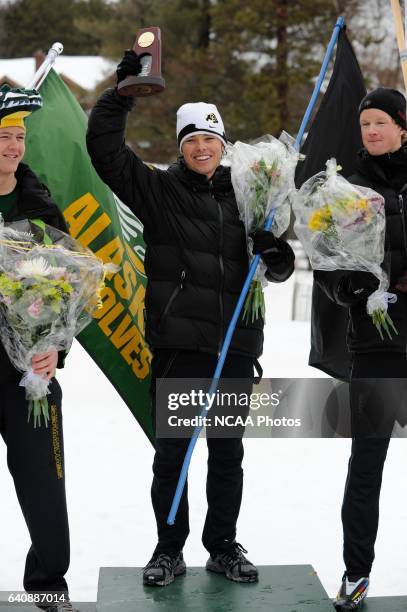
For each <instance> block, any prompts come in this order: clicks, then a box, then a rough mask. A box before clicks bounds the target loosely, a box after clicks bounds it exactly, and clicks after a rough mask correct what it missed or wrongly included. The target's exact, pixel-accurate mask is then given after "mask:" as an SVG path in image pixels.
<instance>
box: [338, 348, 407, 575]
mask: <svg viewBox="0 0 407 612" xmlns="http://www.w3.org/2000/svg"><path fill="white" fill-rule="evenodd" d="M385 378H388V379H390V378H393V379H395V378H399V379H400V381H399V382H397V381H389V380H387V381H386V380H384V379H385ZM358 379H376V380H375V381H374V380H369V381H366V380H358ZM403 379H407V360H406V357H405V355H404V354H402V353H365V354H356V355H355V356H354V360H353V366H352V375H351V383H350V403H351V414H352V451H351V457H350V459H349V467H348V476H347V480H346V486H345V495H344V500H343V506H342V523H343V531H344V561H345V567H346V572H347V574H348V575H350V576H369V574H370V571H371V568H372V564H373V560H374V545H375V541H376V536H377V530H378V525H379V497H380V488H381V484H382V472H383V466H384V462H385V459H386V454H387V449H388V446H389V442H390V435H391V432H392V429H393V426H394V423H395V420H396V418H399V415H400V407H403V406H401V405H400V398H401V395H400V394H401V393H402V392H403V390H404V387H405V380H403ZM395 387H396V390H395ZM403 404H404V402H403ZM402 417H403V415H402V413H401V418H402Z"/></svg>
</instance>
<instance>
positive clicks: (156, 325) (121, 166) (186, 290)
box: [87, 89, 294, 358]
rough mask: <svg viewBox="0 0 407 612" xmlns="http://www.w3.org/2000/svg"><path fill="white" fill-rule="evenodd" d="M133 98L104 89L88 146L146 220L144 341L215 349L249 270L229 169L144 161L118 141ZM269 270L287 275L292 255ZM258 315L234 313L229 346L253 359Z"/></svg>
mask: <svg viewBox="0 0 407 612" xmlns="http://www.w3.org/2000/svg"><path fill="white" fill-rule="evenodd" d="M131 107H132V99H131V98H130V99H129V98H123V97H121V96H119V95H118V94H117V92H116V91H115V90H113V89H112V90H107V91H106V92H105V93H104V94H102V96H101V97H100V99H99V100H98V102H97V104H96V106H95V107H94V109H93V110H92V113H91V116H90V119H89V127H88V134H87V146H88V151H89V154H90V157H91V159H92V163H93V165H94V166H95V169H96V171H97V172H98V174H99V176H100V177H101V178H102V179H103V181H104V182H105V183H106V184H107V185H108V186H109V187H110V188H111V189H112V190H113V191H114V192H115V194H116V195H117V196H118V197H119V198H120V199H121V200H122V201H123V202H124V203H125V204H126V205H127V206H129V207H130V208H131V209H132V210H133V212H134V213H135V215H137V217H138V218H139V219H140V220H141V222H142V223H143V225H144V234H143V235H144V240H145V243H146V246H147V248H146V256H145V270H146V274H147V277H148V283H147V290H146V299H145V305H146V340H147V342H148V343H149V345H150V347H151V348H152V349H153V350H154V349H156V348H179V349H186V350H194V351H204V352H209V353H217V352H218V351H219V350H220V347H221V344H222V340H223V338H224V335H225V332H226V329H227V325H228V323H229V321H230V319H231V317H232V313H233V310H234V307H235V305H236V302H237V299H238V297H239V294H240V291H241V289H242V287H243V283H244V280H245V277H246V274H247V272H248V256H247V248H246V236H245V230H244V226H243V223H242V221H241V220H240V218H239V212H238V208H237V204H236V198H235V194H234V191H233V187H232V182H231V178H230V169H229V168H225V167H223V166H219V167H218V168H217V170H216V172H215V174H214V176H213V177H212V179H211V180H208V179H207V178H206V176H204V175H202V174H198V173H196V172H193V171H191V170H189V169H188V168H187V167H186V165H185V164H184V163H183V162H182V160H180V161H179V162H178V163H176V164H174V165H173V166H170V168H169V169H168V170H159V169H155V168H152V167H150V166H148V165H146V164H144V163H143V162H142V160H141V159H139V158H138V157H137V156H136V155H135V154H134V152H133V151H131V149H129V148H128V147H127V146H126V145H125V142H124V131H125V127H126V118H127V113H128V111H129V110H130V109H131ZM283 260H284V261H282V263H281V265H279V266H278V268H273V269H272V270H270V269H269V270H268V278H269V280H275V281H277V282H279V281H283V280H285V279H286V278H288V277H289V276H290V275H291V273H292V271H293V267H294V266H293V260H294V258H293V255H292V251H291V249H290V247H288V245H287V252H286V253H284V258H283ZM263 325H264V322H263V320H262V319H260V318H259V319H257V320H256V321H255V322H254V323H251V324H245V323H244V322H243V320H242V318H240V320H239V321H238V324H237V327H236V331H235V333H234V336H233V340H232V343H231V346H230V352H231V353H238V354H243V355H248V356H251V357H253V358H257V357H259V356H260V355H261V353H262V348H263Z"/></svg>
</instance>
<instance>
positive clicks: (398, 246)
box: [314, 146, 407, 353]
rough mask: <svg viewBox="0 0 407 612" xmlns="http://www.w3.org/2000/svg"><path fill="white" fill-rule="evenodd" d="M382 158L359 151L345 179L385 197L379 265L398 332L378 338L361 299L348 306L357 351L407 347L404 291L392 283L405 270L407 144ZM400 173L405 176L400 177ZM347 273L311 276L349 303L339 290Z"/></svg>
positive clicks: (350, 331)
mask: <svg viewBox="0 0 407 612" xmlns="http://www.w3.org/2000/svg"><path fill="white" fill-rule="evenodd" d="M392 156H395V157H394V158H393V159H397V162H398V163H397V164H395V163H394V172H395V173H396V174H397V176H394V177H393V176H392V175H391V170H392V167H391V164H392ZM381 157H382V156H381ZM385 161H386V160H382V162H381V163H380V160H378V159H375V157H374V156H371V155H369V153H368V152H367V151H366V150H365V149H362V150H361V151H360V152H359V157H358V165H357V171H356V173H355V174H353V175H352V176H351V177H349V179H348V180H349V182H351V183H353V184H355V185H362V186H363V187H370V188H372V189H374V190H375V191H377V192H378V193H380V194H381V195H382V196H383V197H384V198H385V213H386V240H385V258H384V263H383V264H382V265H383V268H384V269H385V271H386V272H387V274H388V273H389V271H390V288H389V289H388V291H390V292H391V293H395V294H396V295H397V302H396V303H395V304H389V307H388V313H389V315H390V317H391V319H392V321H393V323H394V324H395V326H396V329H397V330H398V335H397V336H395V335H394V334H392V336H393V339H392V340H390V339H389V338H388V337H387V335H385V336H384V340H381V339H380V336H379V334H378V332H377V331H376V329H375V327H374V325H373V323H372V320H371V317H370V316H369V315H368V313H367V311H366V300H361V301H360V302H358V303H357V304H355V305H352V306H350V308H349V314H350V319H349V326H348V337H347V341H348V348H349V350H350V351H351V352H356V353H370V352H388V351H391V352H398V353H406V350H407V294H406V293H403V292H401V291H399V290H398V289H396V287H395V285H396V284H397V282H398V280H399V279H400V277H402V276H403V274H404V272H405V271H406V270H407V233H406V227H407V147H405V146H404V147H402V148H401V150H399V151H398V152H397V154H391V155H390V156H389V157H388V160H387V163H386V164H384V162H385ZM384 168H385V169H386V173H385V171H384ZM389 170H390V174H389ZM403 175H404V176H405V179H404V180H400V178H401V179H402V177H403ZM386 176H387V178H386ZM395 179H397V180H395ZM403 183H404V185H403ZM396 185H397V188H396ZM348 274H349V271H346V270H338V271H336V272H323V271H319V270H316V271H315V272H314V277H315V280H316V281H317V283H318V284H319V286H320V287H321V288H322V289H323V290H324V291H325V293H326V294H327V295H328V296H329V297H330V298H331V299H332V300H334V301H335V302H336V303H338V304H340V305H342V306H349V304H348V303H347V300H346V295H343V293H342V291H341V289H342V287H343V283H344V280H345V278H346V276H347V275H348Z"/></svg>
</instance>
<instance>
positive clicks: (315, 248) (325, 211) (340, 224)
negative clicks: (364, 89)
mask: <svg viewBox="0 0 407 612" xmlns="http://www.w3.org/2000/svg"><path fill="white" fill-rule="evenodd" d="M326 167H327V169H326V171H325V172H320V173H319V174H317V175H315V176H313V177H311V178H310V179H309V180H308V181H306V182H305V183H304V184H303V185H302V187H301V189H300V190H299V191H298V192H297V194H296V195H295V197H294V200H293V208H294V212H295V216H296V221H295V225H294V229H295V231H296V234H297V236H298V237H299V239H300V240H301V242H302V244H303V246H304V249H305V251H306V253H307V255H308V257H309V259H310V262H311V266H312V268H313V269H315V270H337V269H342V270H363V271H366V272H371V273H372V274H374V275H375V276H376V277H377V278H378V279H379V283H380V284H379V288H378V289H377V290H376V291H375V292H374V293H372V294H371V295H370V296H369V298H368V300H367V312H368V314H369V315H370V316H371V317H372V321H373V323H374V325H375V327H376V329H377V330H378V332H379V334H380V337H381V338H382V339H383V330H384V331H385V332H386V333H387V335H388V336H389V338H390V339H391V337H392V336H391V332H394V333H395V334H397V330H396V328H395V327H394V324H393V322H392V320H391V318H390V316H389V314H388V312H387V308H388V303H394V302H395V301H396V299H397V297H396V295H394V294H393V293H388V292H387V289H388V287H389V281H388V277H387V274H386V273H385V271H384V270H383V269H382V268H381V263H382V262H383V259H384V239H385V231H386V217H385V211H384V199H383V198H382V196H380V195H379V194H377V193H376V192H375V191H373V190H372V189H368V188H365V187H359V186H356V185H352V184H351V183H349V182H348V181H347V180H346V179H344V178H343V177H342V176H340V175H338V174H337V165H336V160H335V159H330V160H328V162H327V164H326Z"/></svg>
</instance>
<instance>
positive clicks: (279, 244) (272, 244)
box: [250, 230, 287, 267]
mask: <svg viewBox="0 0 407 612" xmlns="http://www.w3.org/2000/svg"><path fill="white" fill-rule="evenodd" d="M250 238H251V239H252V240H253V253H254V255H258V254H259V253H260V255H261V257H262V259H263V261H264V263H265V264H266V266H268V267H270V266H273V265H276V264H279V263H280V262H281V260H282V259H284V258H285V247H286V245H287V243H286V242H285V241H284V240H281V238H276V237H275V236H274V234H273V232H269V231H268V230H256V231H255V232H253V233H252V234H250Z"/></svg>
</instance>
